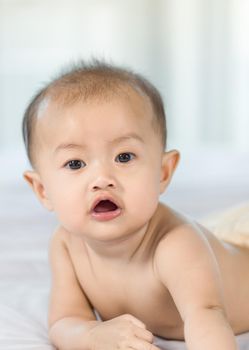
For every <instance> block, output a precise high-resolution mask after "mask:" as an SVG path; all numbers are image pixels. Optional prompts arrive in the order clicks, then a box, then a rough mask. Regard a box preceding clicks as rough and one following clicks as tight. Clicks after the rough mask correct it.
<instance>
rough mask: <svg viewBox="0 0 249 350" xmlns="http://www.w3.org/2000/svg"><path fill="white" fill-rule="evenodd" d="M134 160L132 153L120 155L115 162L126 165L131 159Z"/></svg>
mask: <svg viewBox="0 0 249 350" xmlns="http://www.w3.org/2000/svg"><path fill="white" fill-rule="evenodd" d="M134 158H135V154H133V153H129V152H127V153H120V154H119V155H118V156H117V157H116V158H115V161H116V162H118V163H128V162H130V161H131V160H132V159H134Z"/></svg>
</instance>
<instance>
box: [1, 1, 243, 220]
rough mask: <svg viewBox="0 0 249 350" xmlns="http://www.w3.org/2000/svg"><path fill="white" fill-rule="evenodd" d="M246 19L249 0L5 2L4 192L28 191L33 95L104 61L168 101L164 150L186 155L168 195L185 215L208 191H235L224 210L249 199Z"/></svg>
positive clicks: (3, 50)
mask: <svg viewBox="0 0 249 350" xmlns="http://www.w3.org/2000/svg"><path fill="white" fill-rule="evenodd" d="M248 15H249V1H247V0H123V1H122V0H91V1H90V0H89V1H87V0H43V1H38V0H0V159H1V164H2V167H1V170H0V191H1V189H2V191H3V188H6V186H7V185H8V184H11V189H12V190H13V188H15V186H17V184H18V185H19V184H20V186H24V184H23V182H22V181H23V180H22V171H23V170H24V169H25V168H27V167H29V165H28V163H27V161H26V156H25V153H24V147H23V143H22V138H21V120H22V115H23V112H24V109H25V106H26V105H27V103H28V101H29V99H30V98H31V96H32V95H33V94H34V93H35V91H36V90H37V89H39V88H40V87H41V86H42V85H43V83H44V82H46V81H48V80H49V79H50V78H51V76H53V75H54V74H55V73H57V72H58V71H59V70H60V69H61V67H63V66H64V65H65V64H67V63H69V62H71V61H74V60H77V59H82V58H83V59H89V58H91V57H98V58H104V59H106V60H110V61H112V62H114V63H118V64H121V65H124V66H128V67H131V68H133V69H135V70H137V71H138V72H140V73H142V74H144V75H145V76H146V77H147V78H149V79H150V80H151V81H152V82H153V83H154V84H155V85H156V86H157V87H158V89H159V90H160V92H161V93H162V95H163V98H164V101H165V106H166V113H167V120H168V133H169V137H168V148H177V149H179V150H180V152H181V154H182V162H181V164H180V166H179V169H178V171H177V173H176V178H175V179H174V181H173V184H172V186H173V189H174V188H177V189H179V191H180V189H181V191H182V192H181V191H180V192H179V196H180V197H181V200H183V201H184V200H186V201H187V203H186V204H187V205H188V206H187V209H188V208H189V202H188V201H189V196H188V195H184V193H185V192H184V191H187V193H189V194H191V192H193V191H194V192H195V193H196V194H197V193H199V192H200V191H199V190H200V189H203V188H204V187H205V188H206V189H207V188H212V191H213V192H212V193H217V191H219V190H220V188H221V187H222V188H223V189H225V190H226V191H228V190H229V191H230V192H226V193H227V196H223V197H222V198H223V199H222V198H221V196H220V201H221V202H220V204H219V205H218V207H222V206H224V205H226V204H227V205H230V203H231V204H232V203H234V202H237V201H240V200H246V199H247V198H248V195H249V170H248V168H249V165H248V163H249V162H248V161H249V158H248V155H249V153H248V150H249V135H248V131H249V96H248V95H249V21H248V18H249V17H248ZM21 184H22V185H21ZM1 186H2V187H1ZM13 186H14V187H13ZM179 186H180V187H179ZM181 186H182V187H181ZM173 189H172V190H171V189H170V191H173ZM232 190H233V192H231V191H232ZM206 192H207V194H210V192H209V191H206ZM2 193H3V192H2ZM170 193H171V192H170ZM224 193H225V192H224ZM238 193H239V194H238ZM218 197H219V196H218V195H217V198H211V199H210V204H211V203H212V204H213V205H214V209H215V208H216V207H215V204H216V205H217V204H218V203H219V200H218ZM237 197H238V198H237ZM3 198H4V197H3V196H2V199H3ZM169 198H171V197H169ZM204 198H205V197H204ZM222 200H223V202H222ZM192 201H193V200H191V202H192ZM203 201H205V199H204V200H203ZM212 201H213V202H212ZM224 201H225V202H224ZM173 202H174V198H173ZM2 203H3V202H2ZM4 203H5V202H4ZM176 204H178V202H176ZM179 204H180V207H181V203H179ZM183 209H184V210H185V209H186V208H185V207H184V206H183ZM210 209H212V207H210ZM190 212H191V210H190ZM197 212H198V208H196V211H194V213H197Z"/></svg>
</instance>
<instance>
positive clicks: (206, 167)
mask: <svg viewBox="0 0 249 350" xmlns="http://www.w3.org/2000/svg"><path fill="white" fill-rule="evenodd" d="M214 158H215V157H213V156H212V155H205V158H204V157H203V154H195V155H187V156H185V157H183V159H182V165H181V166H180V167H179V169H178V171H177V173H176V177H175V179H174V180H173V182H172V184H171V187H170V188H169V189H168V191H167V193H166V194H165V195H164V196H162V198H161V200H162V201H164V202H166V203H168V204H170V205H172V206H173V207H175V208H177V209H179V210H181V211H183V212H185V213H186V214H187V215H191V216H193V217H195V218H196V219H202V218H203V217H205V216H207V215H209V214H212V213H217V212H219V211H221V210H223V209H225V208H227V207H230V206H232V205H237V204H239V203H242V202H243V201H248V199H249V165H248V164H249V162H248V155H245V154H243V155H234V156H233V158H232V156H231V154H229V155H227V154H226V155H223V156H222V157H221V155H216V158H215V159H214ZM221 160H222V162H223V163H222V166H221V163H220V162H221ZM0 161H1V164H5V166H7V167H8V169H10V171H8V176H7V175H6V176H5V175H4V174H2V173H1V175H0V349H3V350H14V349H20V350H53V349H54V347H53V346H52V345H51V344H50V342H49V340H48V336H47V305H48V294H49V284H50V273H49V268H48V260H47V246H48V242H49V237H50V234H51V232H52V231H53V229H54V228H55V226H56V225H57V222H56V219H55V217H54V216H53V214H51V213H49V212H46V211H45V210H44V209H43V208H42V207H41V206H40V204H39V203H38V201H37V200H36V198H34V196H33V194H32V193H31V191H30V189H29V188H28V186H27V185H26V184H25V183H24V181H23V180H22V179H21V171H22V169H23V163H20V161H18V160H17V159H15V158H13V156H12V157H8V159H7V158H5V156H2V158H1V155H0ZM231 164H232V165H231ZM228 170H229V171H228ZM9 174H12V175H11V176H10V175H9ZM248 317H249V316H248ZM237 340H238V343H239V347H240V350H249V333H245V334H243V335H240V336H238V337H237ZM156 341H157V343H158V344H159V346H160V347H161V349H167V350H183V349H186V347H185V344H184V343H183V342H176V341H168V342H164V343H160V339H156Z"/></svg>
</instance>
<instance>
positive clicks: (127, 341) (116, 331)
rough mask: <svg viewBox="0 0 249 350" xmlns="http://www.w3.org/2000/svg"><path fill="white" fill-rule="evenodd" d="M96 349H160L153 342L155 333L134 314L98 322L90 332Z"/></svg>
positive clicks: (91, 342)
mask: <svg viewBox="0 0 249 350" xmlns="http://www.w3.org/2000/svg"><path fill="white" fill-rule="evenodd" d="M88 336H89V340H90V344H91V347H90V349H94V350H117V349H120V350H128V349H129V350H130V349H134V350H160V349H159V348H158V347H156V346H155V345H153V344H152V341H153V334H152V333H151V332H150V331H148V330H147V329H146V327H145V325H144V324H143V323H142V322H141V321H139V320H138V319H137V318H136V317H134V316H132V315H128V314H127V315H122V316H119V317H116V318H113V319H112V320H109V321H104V322H101V323H98V324H97V325H96V326H94V327H93V328H91V330H90V331H89V333H88Z"/></svg>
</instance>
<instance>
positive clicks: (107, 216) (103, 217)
mask: <svg viewBox="0 0 249 350" xmlns="http://www.w3.org/2000/svg"><path fill="white" fill-rule="evenodd" d="M120 214H121V209H120V208H118V209H116V210H113V211H106V212H102V213H98V212H95V211H92V213H91V216H92V218H93V219H95V220H98V221H109V220H112V219H115V218H116V217H118V216H119V215H120Z"/></svg>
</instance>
